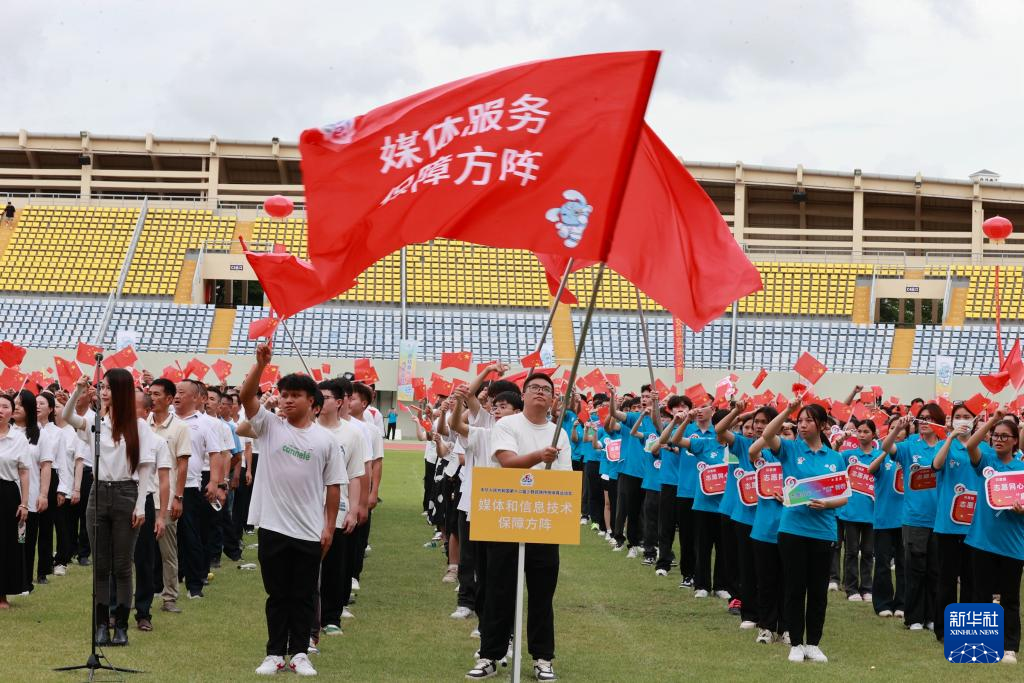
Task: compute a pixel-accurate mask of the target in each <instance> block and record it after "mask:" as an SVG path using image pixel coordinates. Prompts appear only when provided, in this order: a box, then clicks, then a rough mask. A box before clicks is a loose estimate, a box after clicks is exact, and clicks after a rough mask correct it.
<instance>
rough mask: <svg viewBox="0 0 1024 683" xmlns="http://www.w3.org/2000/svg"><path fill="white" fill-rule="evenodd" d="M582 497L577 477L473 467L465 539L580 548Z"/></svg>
mask: <svg viewBox="0 0 1024 683" xmlns="http://www.w3.org/2000/svg"><path fill="white" fill-rule="evenodd" d="M582 497H583V474H582V473H581V472H573V471H567V470H523V469H514V468H493V467H474V468H473V491H472V494H471V498H470V505H471V510H472V515H473V523H472V524H471V525H470V529H469V537H470V538H471V539H472V540H474V541H501V542H510V543H557V544H562V545H579V544H580V506H581V502H582Z"/></svg>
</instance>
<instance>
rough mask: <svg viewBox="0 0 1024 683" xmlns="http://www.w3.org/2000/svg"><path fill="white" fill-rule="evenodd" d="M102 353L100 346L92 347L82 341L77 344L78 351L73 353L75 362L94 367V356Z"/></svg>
mask: <svg viewBox="0 0 1024 683" xmlns="http://www.w3.org/2000/svg"><path fill="white" fill-rule="evenodd" d="M97 353H103V347H102V346H93V345H92V344H86V343H85V342H83V341H80V342H78V350H77V351H76V352H75V360H77V361H78V362H79V363H81V364H82V365H96V354H97Z"/></svg>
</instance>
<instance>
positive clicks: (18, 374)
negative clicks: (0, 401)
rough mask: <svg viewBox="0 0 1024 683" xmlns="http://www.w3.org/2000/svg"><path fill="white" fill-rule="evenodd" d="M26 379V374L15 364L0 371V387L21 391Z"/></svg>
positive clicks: (6, 389) (5, 389)
mask: <svg viewBox="0 0 1024 683" xmlns="http://www.w3.org/2000/svg"><path fill="white" fill-rule="evenodd" d="M27 379H28V375H26V374H25V373H24V372H22V371H21V370H20V369H19V368H18V366H17V365H15V366H12V367H7V368H4V369H3V372H0V389H3V390H4V391H21V389H22V388H23V387H24V386H25V381H26V380H27Z"/></svg>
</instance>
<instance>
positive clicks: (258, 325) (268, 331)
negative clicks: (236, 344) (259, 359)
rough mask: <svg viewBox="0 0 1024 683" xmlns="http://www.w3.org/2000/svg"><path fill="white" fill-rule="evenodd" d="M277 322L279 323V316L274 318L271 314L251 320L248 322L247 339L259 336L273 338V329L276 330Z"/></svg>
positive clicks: (258, 337)
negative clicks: (267, 316)
mask: <svg viewBox="0 0 1024 683" xmlns="http://www.w3.org/2000/svg"><path fill="white" fill-rule="evenodd" d="M279 324H281V320H280V318H275V317H273V316H270V317H269V318H260V319H259V320H253V321H252V322H251V323H249V339H260V338H261V337H266V338H267V339H271V338H273V336H274V331H275V330H277V326H278V325H279Z"/></svg>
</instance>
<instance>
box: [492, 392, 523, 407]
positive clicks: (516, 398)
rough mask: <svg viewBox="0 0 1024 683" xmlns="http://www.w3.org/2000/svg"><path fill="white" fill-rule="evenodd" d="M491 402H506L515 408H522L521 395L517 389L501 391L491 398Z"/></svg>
mask: <svg viewBox="0 0 1024 683" xmlns="http://www.w3.org/2000/svg"><path fill="white" fill-rule="evenodd" d="M491 403H507V404H509V405H510V406H512V407H513V408H514V409H515V410H519V411H521V410H522V409H523V395H522V394H520V393H519V392H518V391H503V392H501V393H500V394H498V395H497V396H495V397H494V398H492V399H491Z"/></svg>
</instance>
